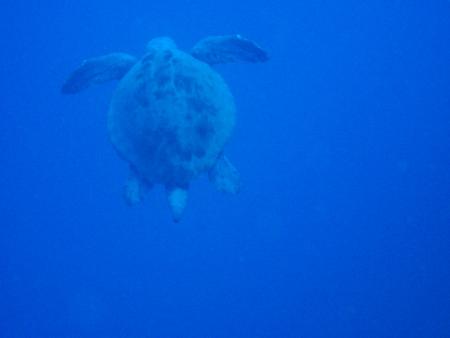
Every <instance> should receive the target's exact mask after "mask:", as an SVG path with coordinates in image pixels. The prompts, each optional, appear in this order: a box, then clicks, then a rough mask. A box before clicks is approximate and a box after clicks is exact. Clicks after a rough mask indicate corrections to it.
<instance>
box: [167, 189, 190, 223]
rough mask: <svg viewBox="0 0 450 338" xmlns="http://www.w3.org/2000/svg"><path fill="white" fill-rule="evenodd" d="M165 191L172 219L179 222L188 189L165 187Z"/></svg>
mask: <svg viewBox="0 0 450 338" xmlns="http://www.w3.org/2000/svg"><path fill="white" fill-rule="evenodd" d="M166 191H167V198H168V200H169V206H170V209H171V210H172V217H173V220H174V221H175V222H179V221H180V219H181V216H182V214H183V211H184V209H185V208H186V201H187V196H188V191H187V189H184V188H181V187H166Z"/></svg>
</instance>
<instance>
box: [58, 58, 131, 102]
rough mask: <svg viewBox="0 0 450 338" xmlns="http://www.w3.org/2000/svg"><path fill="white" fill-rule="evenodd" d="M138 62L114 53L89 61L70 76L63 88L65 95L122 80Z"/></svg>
mask: <svg viewBox="0 0 450 338" xmlns="http://www.w3.org/2000/svg"><path fill="white" fill-rule="evenodd" d="M136 62H137V59H136V58H135V57H134V56H131V55H128V54H124V53H112V54H107V55H103V56H99V57H96V58H92V59H88V60H85V61H83V63H82V64H81V65H80V66H79V67H78V68H77V69H75V71H74V72H73V73H72V74H70V76H69V78H68V79H67V80H66V82H65V83H64V84H63V86H62V89H61V91H62V93H63V94H76V93H78V92H80V91H82V90H84V89H86V88H87V87H89V86H90V85H91V84H94V83H104V82H107V81H110V80H120V79H121V78H122V77H123V76H124V75H125V74H126V73H127V72H128V71H129V70H130V69H131V67H133V65H134V64H135V63H136Z"/></svg>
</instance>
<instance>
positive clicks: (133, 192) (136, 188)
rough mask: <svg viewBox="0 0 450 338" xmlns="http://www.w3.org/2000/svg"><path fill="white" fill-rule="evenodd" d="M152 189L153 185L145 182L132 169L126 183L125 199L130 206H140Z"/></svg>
mask: <svg viewBox="0 0 450 338" xmlns="http://www.w3.org/2000/svg"><path fill="white" fill-rule="evenodd" d="M151 188H152V185H151V184H149V183H147V182H144V181H143V180H142V179H141V178H140V177H139V176H138V174H136V173H135V171H134V170H133V169H130V174H129V176H128V179H127V182H126V183H125V187H124V192H123V197H124V198H125V201H126V202H127V204H128V205H130V206H133V205H135V204H138V203H140V202H141V201H142V199H143V198H144V195H145V194H146V193H147V192H148V191H149V190H150V189H151Z"/></svg>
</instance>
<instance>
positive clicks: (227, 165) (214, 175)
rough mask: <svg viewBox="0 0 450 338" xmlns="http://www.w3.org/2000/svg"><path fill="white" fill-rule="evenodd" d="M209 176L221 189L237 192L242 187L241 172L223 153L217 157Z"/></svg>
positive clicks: (218, 188)
mask: <svg viewBox="0 0 450 338" xmlns="http://www.w3.org/2000/svg"><path fill="white" fill-rule="evenodd" d="M208 176H209V180H210V181H211V182H212V183H214V185H215V186H216V188H217V190H219V191H223V192H227V193H232V194H235V193H237V192H238V191H239V189H240V176H239V172H238V171H237V169H236V168H235V167H234V166H233V165H232V164H231V162H230V161H229V160H228V158H226V157H225V156H223V155H221V156H220V157H219V158H218V159H217V162H216V164H215V165H214V167H213V168H212V169H211V170H210V171H209V174H208Z"/></svg>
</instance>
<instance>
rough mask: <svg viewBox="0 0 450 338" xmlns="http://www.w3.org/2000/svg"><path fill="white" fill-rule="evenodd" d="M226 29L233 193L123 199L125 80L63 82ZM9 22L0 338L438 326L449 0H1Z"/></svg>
mask: <svg viewBox="0 0 450 338" xmlns="http://www.w3.org/2000/svg"><path fill="white" fill-rule="evenodd" d="M237 33H239V34H241V35H242V36H244V37H246V38H249V39H252V40H254V41H256V42H257V43H258V44H259V45H260V46H261V47H262V48H263V49H264V50H266V51H267V53H268V54H269V56H270V59H269V61H268V62H266V63H259V64H249V63H236V64H234V63H233V64H224V65H219V66H217V67H215V69H216V70H217V71H218V72H219V73H220V74H221V75H222V76H223V77H224V79H225V80H226V82H227V83H228V85H229V86H230V89H231V91H232V93H233V95H234V98H235V101H236V106H237V122H236V128H235V130H234V133H233V136H232V137H231V139H230V141H229V143H228V144H227V146H226V148H225V151H226V153H227V156H228V157H229V158H230V160H231V161H232V162H233V164H234V165H235V166H236V168H237V169H238V170H239V172H240V175H241V180H242V189H241V191H240V193H239V194H237V195H226V194H223V193H220V192H218V191H216V189H215V188H214V187H213V186H212V185H211V184H210V182H209V181H208V179H207V178H206V177H201V178H199V179H198V180H195V181H194V182H192V184H191V187H190V190H189V199H188V205H187V208H186V211H185V213H184V215H183V218H182V220H181V222H179V223H174V222H173V221H172V217H171V214H170V209H169V207H168V203H167V199H166V196H165V192H164V189H162V188H161V187H156V188H155V189H154V190H153V191H151V192H150V193H149V194H148V196H147V197H146V199H145V200H144V202H143V203H142V204H140V205H138V206H135V207H129V206H128V205H127V204H126V203H125V202H124V199H123V197H122V195H123V194H122V192H123V186H124V183H125V180H126V178H127V175H128V167H127V164H126V163H125V162H124V161H123V160H122V159H121V158H119V156H117V154H116V152H115V150H114V148H113V146H112V145H111V142H110V141H109V138H108V132H107V127H106V124H107V111H108V106H109V102H110V99H111V97H112V94H113V92H114V88H115V86H116V84H117V82H110V83H107V84H104V85H101V86H100V85H99V86H92V87H91V88H89V89H88V90H86V91H83V92H82V93H80V94H78V95H76V96H64V95H61V85H62V84H63V82H64V81H65V79H66V78H67V76H68V74H69V73H70V72H71V71H72V70H73V69H75V68H76V67H77V66H78V65H79V64H80V62H81V61H82V60H83V59H85V58H89V57H94V56H99V55H104V54H107V53H110V52H126V53H129V54H132V55H135V56H137V57H139V56H142V55H143V54H144V51H145V45H146V43H147V42H148V41H149V40H150V39H152V38H154V37H157V36H170V37H172V38H173V39H174V40H175V41H176V43H177V45H178V47H179V48H180V49H183V50H186V51H188V50H189V49H190V48H191V47H192V46H193V45H194V44H195V43H196V42H197V41H198V40H200V39H201V38H203V37H206V36H211V35H222V34H237ZM0 34H1V55H0V90H1V96H0V338H34V337H36V338H37V337H55V338H65V337H71V338H76V337H80V338H82V337H100V338H102V337H105V338H106V337H111V338H115V337H123V338H125V337H127V338H129V337H131V338H141V337H146V338H165V337H177V338H178V337H179V338H184V337H194V338H197V337H198V338H203V337H210V338H215V337H249V338H253V337H255V338H258V337H276V338H284V337H286V338H288V337H295V338H296V337H305V338H309V337H346V338H348V337H358V338H359V337H377V338H378V337H408V338H409V337H432V338H445V337H450V2H449V1H444V0H435V1H400V0H391V1H387V0H382V1H356V0H345V1H329V0H306V1H293V0H289V1H284V0H279V1H275V0H269V1H255V0H249V1H236V0H230V1H206V0H158V1H137V0H128V1H117V0H112V1H104V0H101V1H88V0H80V1H68V0H61V1H45V0H43V1H40V2H38V1H35V2H32V1H24V0H16V1H11V0H4V1H3V2H2V4H1V10H0Z"/></svg>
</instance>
